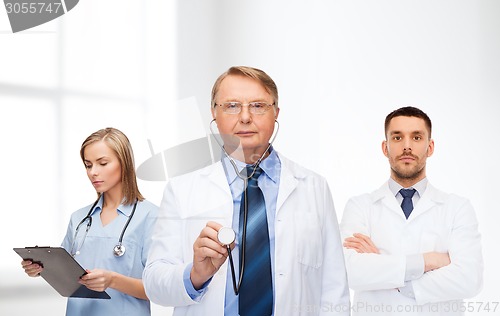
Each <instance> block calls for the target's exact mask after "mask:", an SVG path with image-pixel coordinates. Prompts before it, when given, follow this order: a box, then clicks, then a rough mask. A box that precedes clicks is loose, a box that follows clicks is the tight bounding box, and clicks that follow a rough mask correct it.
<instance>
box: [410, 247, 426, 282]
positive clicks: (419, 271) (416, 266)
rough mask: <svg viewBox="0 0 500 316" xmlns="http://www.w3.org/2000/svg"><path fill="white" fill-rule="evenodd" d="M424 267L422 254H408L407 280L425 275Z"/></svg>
mask: <svg viewBox="0 0 500 316" xmlns="http://www.w3.org/2000/svg"><path fill="white" fill-rule="evenodd" d="M424 268H425V262H424V256H423V255H422V254H416V255H408V256H406V271H405V281H412V280H416V279H418V278H420V277H421V276H422V275H424ZM405 284H406V282H405Z"/></svg>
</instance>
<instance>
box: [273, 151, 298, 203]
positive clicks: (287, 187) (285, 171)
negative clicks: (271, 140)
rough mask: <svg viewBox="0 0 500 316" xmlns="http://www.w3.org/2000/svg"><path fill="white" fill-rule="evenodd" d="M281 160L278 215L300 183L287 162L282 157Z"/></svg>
mask: <svg viewBox="0 0 500 316" xmlns="http://www.w3.org/2000/svg"><path fill="white" fill-rule="evenodd" d="M280 160H281V175H280V184H279V191H278V200H277V202H276V213H278V212H279V211H280V209H281V206H283V203H285V201H286V199H287V198H288V197H289V196H290V194H292V192H293V191H294V190H295V188H296V187H297V185H298V183H299V181H298V180H297V179H296V178H295V175H294V173H293V172H292V171H291V170H290V169H289V168H288V164H287V160H286V159H285V158H283V157H282V156H280Z"/></svg>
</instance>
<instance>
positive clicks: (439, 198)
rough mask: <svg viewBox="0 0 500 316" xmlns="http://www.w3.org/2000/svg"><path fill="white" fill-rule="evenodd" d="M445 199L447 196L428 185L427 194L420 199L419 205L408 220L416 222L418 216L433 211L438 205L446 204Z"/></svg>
mask: <svg viewBox="0 0 500 316" xmlns="http://www.w3.org/2000/svg"><path fill="white" fill-rule="evenodd" d="M444 199H445V195H444V194H443V193H442V192H441V191H439V190H437V189H436V188H434V187H433V186H432V185H430V184H429V183H428V184H427V188H426V189H425V193H424V194H423V195H422V196H421V197H420V200H419V201H418V203H417V205H415V208H414V209H413V211H412V212H411V214H410V217H409V218H408V220H414V219H415V218H417V217H418V216H420V215H422V214H424V213H425V212H427V211H429V210H431V209H432V208H433V207H434V206H436V205H437V204H441V203H444Z"/></svg>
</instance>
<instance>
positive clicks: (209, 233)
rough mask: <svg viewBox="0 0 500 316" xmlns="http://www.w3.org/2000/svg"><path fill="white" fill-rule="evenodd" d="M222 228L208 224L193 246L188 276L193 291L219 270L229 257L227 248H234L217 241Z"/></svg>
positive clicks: (217, 224)
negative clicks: (191, 265)
mask: <svg viewBox="0 0 500 316" xmlns="http://www.w3.org/2000/svg"><path fill="white" fill-rule="evenodd" d="M222 227H223V226H222V225H221V224H219V223H216V222H208V223H207V225H206V226H205V227H204V228H203V229H202V230H201V232H200V235H199V236H198V238H196V240H195V242H194V244H193V268H192V270H191V275H190V276H191V282H192V283H193V286H194V288H195V289H200V288H201V287H202V286H203V284H204V283H205V282H207V281H208V280H209V279H210V278H211V277H212V276H213V275H214V274H215V273H216V272H217V271H218V270H219V268H220V267H221V266H222V265H223V264H224V262H225V261H226V259H227V257H228V255H229V252H228V247H229V249H231V247H234V243H228V244H225V243H222V242H221V241H219V238H218V235H219V231H220V229H221V228H222ZM231 231H232V230H231ZM233 234H234V233H233ZM233 240H234V238H233ZM225 241H228V240H227V239H225Z"/></svg>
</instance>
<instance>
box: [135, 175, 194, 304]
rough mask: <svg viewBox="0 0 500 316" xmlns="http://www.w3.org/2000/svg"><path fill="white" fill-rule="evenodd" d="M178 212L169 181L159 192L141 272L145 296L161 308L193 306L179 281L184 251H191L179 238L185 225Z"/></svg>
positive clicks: (181, 275)
mask: <svg viewBox="0 0 500 316" xmlns="http://www.w3.org/2000/svg"><path fill="white" fill-rule="evenodd" d="M180 212H181V210H179V207H178V203H177V201H176V196H175V194H174V189H173V187H172V182H169V183H168V184H167V186H166V188H165V191H164V193H163V199H162V202H161V205H160V209H159V212H158V218H157V221H156V224H155V227H154V230H153V235H152V242H151V248H150V251H149V255H148V260H147V264H146V267H145V269H144V272H143V282H144V288H145V290H146V295H147V296H148V298H149V299H150V300H151V301H152V302H154V303H156V304H159V305H164V306H187V305H190V304H195V301H193V300H192V299H191V298H190V297H189V295H188V294H187V292H186V290H185V287H184V282H183V273H184V269H185V267H186V266H187V263H184V260H183V254H184V252H185V251H186V249H184V248H185V247H191V248H192V245H185V242H183V236H186V234H185V223H184V220H182V219H181V216H180Z"/></svg>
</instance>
